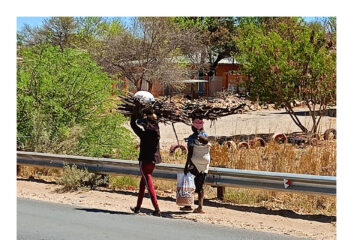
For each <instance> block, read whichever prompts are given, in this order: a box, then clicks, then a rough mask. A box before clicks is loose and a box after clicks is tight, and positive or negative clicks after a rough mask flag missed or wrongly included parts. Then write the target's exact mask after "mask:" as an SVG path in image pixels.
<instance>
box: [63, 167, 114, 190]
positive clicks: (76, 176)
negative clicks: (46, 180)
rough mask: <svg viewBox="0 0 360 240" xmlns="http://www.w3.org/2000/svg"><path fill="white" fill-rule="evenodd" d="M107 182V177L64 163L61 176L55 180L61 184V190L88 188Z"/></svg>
mask: <svg viewBox="0 0 360 240" xmlns="http://www.w3.org/2000/svg"><path fill="white" fill-rule="evenodd" d="M107 182H108V178H107V177H105V178H103V176H102V175H99V174H95V173H91V172H89V171H88V170H87V169H86V168H85V169H79V168H77V166H76V165H72V166H70V165H65V167H64V172H63V175H62V177H61V178H59V179H58V180H57V183H58V184H60V185H63V188H62V191H76V190H80V189H87V190H89V189H94V188H95V187H96V186H100V185H103V184H106V183H107Z"/></svg>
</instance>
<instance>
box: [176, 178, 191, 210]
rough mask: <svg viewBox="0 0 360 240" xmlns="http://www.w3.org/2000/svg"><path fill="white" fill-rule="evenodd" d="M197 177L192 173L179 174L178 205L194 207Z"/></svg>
mask: <svg viewBox="0 0 360 240" xmlns="http://www.w3.org/2000/svg"><path fill="white" fill-rule="evenodd" d="M194 178H195V176H194V175H192V174H191V173H188V174H186V175H185V174H184V173H183V172H181V173H178V174H177V187H176V204H177V205H179V206H191V205H194V192H195V182H194Z"/></svg>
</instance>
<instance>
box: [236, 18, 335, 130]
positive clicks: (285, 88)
mask: <svg viewBox="0 0 360 240" xmlns="http://www.w3.org/2000/svg"><path fill="white" fill-rule="evenodd" d="M334 41H335V40H334V35H331V34H330V33H328V32H326V31H325V28H324V27H323V26H322V25H321V24H313V23H312V24H306V23H305V22H303V21H302V19H301V18H264V19H262V18H260V19H256V21H254V22H251V21H247V23H246V24H242V26H241V32H240V34H239V36H238V39H237V47H238V48H239V50H240V53H239V54H237V55H236V56H235V58H236V60H237V61H238V62H239V63H241V64H242V65H243V69H244V70H243V74H246V75H248V76H250V79H249V80H248V82H247V85H251V91H250V94H251V97H252V98H253V99H254V100H260V101H264V102H275V103H277V104H284V105H285V107H286V108H287V110H288V112H289V113H292V107H291V103H292V102H293V101H294V100H303V101H305V102H306V104H307V105H308V107H309V110H310V111H311V115H312V117H313V123H314V125H313V129H312V132H316V130H317V126H318V120H317V119H316V116H315V110H314V109H312V108H311V105H314V104H318V105H319V106H320V110H321V111H322V113H323V112H324V110H325V109H326V107H327V106H328V105H329V104H335V103H336V47H335V44H334ZM320 118H321V117H320ZM320 118H319V119H320ZM293 119H294V121H295V123H296V124H297V125H298V126H299V127H300V128H301V129H302V130H303V131H304V132H307V130H306V129H305V127H304V126H302V124H301V123H300V121H299V120H298V119H297V118H296V117H295V116H293Z"/></svg>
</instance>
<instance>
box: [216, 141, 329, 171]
mask: <svg viewBox="0 0 360 240" xmlns="http://www.w3.org/2000/svg"><path fill="white" fill-rule="evenodd" d="M211 157H212V162H211V165H212V166H226V167H228V168H237V169H247V170H259V171H270V172H288V173H302V174H312V175H326V176H336V141H324V142H322V143H321V145H319V146H307V147H305V148H298V147H296V146H295V145H292V144H281V145H280V144H277V143H275V142H270V143H268V144H266V146H265V147H255V148H250V149H244V148H240V149H238V148H235V149H233V148H230V149H228V148H227V146H225V145H219V144H215V145H213V147H212V148H211Z"/></svg>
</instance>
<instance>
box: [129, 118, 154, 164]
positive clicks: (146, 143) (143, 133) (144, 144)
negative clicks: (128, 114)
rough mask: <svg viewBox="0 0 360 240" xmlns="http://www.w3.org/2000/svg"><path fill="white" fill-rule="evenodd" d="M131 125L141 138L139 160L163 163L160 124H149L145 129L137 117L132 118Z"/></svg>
mask: <svg viewBox="0 0 360 240" xmlns="http://www.w3.org/2000/svg"><path fill="white" fill-rule="evenodd" d="M130 126H131V128H132V129H133V131H134V132H135V134H136V135H138V136H139V138H140V154H139V159H138V160H139V161H142V162H153V163H161V155H160V146H159V141H160V131H159V125H158V124H157V123H154V124H153V125H152V126H150V125H147V126H145V127H144V129H145V130H143V129H141V128H140V127H139V126H138V125H137V124H136V120H135V118H133V117H132V118H131V119H130Z"/></svg>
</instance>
